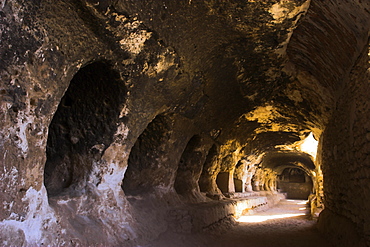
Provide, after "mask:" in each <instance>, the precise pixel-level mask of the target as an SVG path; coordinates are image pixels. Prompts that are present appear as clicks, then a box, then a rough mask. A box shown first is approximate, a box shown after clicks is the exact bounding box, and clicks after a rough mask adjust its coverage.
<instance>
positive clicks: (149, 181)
mask: <svg viewBox="0 0 370 247" xmlns="http://www.w3.org/2000/svg"><path fill="white" fill-rule="evenodd" d="M171 128H172V121H171V119H170V118H168V117H166V116H164V115H158V116H157V117H155V118H154V119H153V120H152V121H151V122H150V123H149V124H148V126H147V127H146V129H145V130H144V131H143V133H141V135H140V136H139V137H138V139H137V140H136V142H135V144H134V146H133V147H132V149H131V152H130V156H129V158H128V167H127V170H126V172H125V176H124V179H123V181H122V189H123V191H124V192H125V194H126V195H132V196H134V195H139V194H143V193H149V192H151V191H152V190H153V189H154V188H155V187H157V186H166V185H167V184H169V182H170V175H169V174H167V173H166V172H170V168H168V169H164V168H163V166H164V164H163V162H162V160H163V159H165V158H166V157H164V156H165V155H166V153H165V152H164V151H163V150H164V149H165V146H166V145H168V140H169V138H170V135H171ZM160 167H162V168H161V169H160Z"/></svg>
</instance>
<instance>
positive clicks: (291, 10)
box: [0, 0, 369, 246]
mask: <svg viewBox="0 0 370 247" xmlns="http://www.w3.org/2000/svg"><path fill="white" fill-rule="evenodd" d="M339 3H341V4H342V3H343V5H341V4H339ZM364 6H365V7H366V3H360V2H359V1H339V0H338V1H325V2H323V1H248V2H245V1H230V2H224V1H213V0H209V1H172V0H169V1H156V0H153V1H150V0H147V1H129V0H127V1H111V0H105V1H95V0H81V1H72V0H63V1H57V2H55V1H50V0H44V1H32V3H30V2H27V1H23V0H14V1H1V2H0V15H1V17H2V19H1V20H0V31H1V44H0V54H1V59H0V78H1V88H0V97H1V111H0V124H1V131H0V135H1V136H0V137H1V138H0V164H1V167H0V169H1V172H0V174H1V180H2V181H3V182H2V183H0V189H1V190H0V191H1V193H0V200H1V202H2V205H3V209H2V210H1V211H0V230H1V231H0V232H1V234H0V239H1V241H2V244H3V245H17V246H18V245H41V244H44V245H47V244H50V245H92V244H94V245H99V244H100V245H128V246H130V245H140V244H145V242H146V241H150V240H152V239H154V238H156V237H157V236H158V235H159V234H161V233H163V232H165V231H166V230H167V229H168V228H169V223H168V222H167V221H166V217H168V212H169V211H170V210H172V209H173V208H174V207H178V206H184V205H186V203H189V202H192V203H194V202H206V201H209V200H211V199H210V198H209V197H211V198H213V199H217V200H220V199H221V200H222V198H223V195H222V193H221V191H220V188H219V186H218V185H217V177H218V175H219V174H221V173H223V174H227V182H228V186H227V192H228V193H229V192H230V193H233V190H234V189H235V187H233V186H234V185H233V181H234V180H233V178H236V179H240V180H242V181H243V179H246V177H248V179H249V180H250V181H251V182H252V177H253V175H256V173H257V175H256V176H254V179H253V182H255V183H253V184H252V183H251V184H247V185H248V187H247V188H248V189H249V190H250V189H251V187H252V185H253V186H254V187H255V189H256V190H271V189H272V190H274V189H275V188H274V181H275V180H274V178H275V175H274V174H275V173H274V172H275V170H274V169H277V168H278V166H275V164H276V162H268V161H265V162H262V161H261V157H262V156H263V155H266V154H268V153H269V152H271V153H281V152H282V153H284V152H285V151H284V150H282V148H281V147H282V146H287V145H291V144H294V143H295V142H299V141H301V140H302V139H303V138H305V137H306V136H307V134H308V133H309V132H311V131H312V132H314V133H315V134H316V135H317V136H320V134H321V132H322V130H323V129H324V127H325V126H326V123H327V121H328V120H329V119H330V116H331V113H332V110H333V109H334V107H333V106H334V99H335V97H334V96H336V94H335V93H334V92H336V91H337V89H341V85H342V83H341V79H342V78H343V77H344V76H345V73H346V72H348V71H349V69H350V67H351V66H352V63H353V61H354V59H356V58H357V55H358V53H359V52H360V51H362V49H363V46H364V40H366V38H367V37H368V30H365V29H366V27H368V26H369V25H367V20H368V19H367V18H366V17H367V16H368V15H367V14H366V11H365V12H364ZM309 7H310V8H309ZM352 11H353V12H355V13H358V15H357V16H356V17H353V16H352V15H351V14H350V13H351V12H352ZM317 17H319V18H317ZM339 34H340V35H339ZM347 34H348V35H347ZM333 37H335V39H334V38H333ZM353 40H355V41H356V42H355V44H353V42H352V41H353ZM341 43H343V44H344V45H343V46H342V48H341V49H338V48H337V46H336V45H337V44H341ZM359 47H361V48H359ZM338 50H340V52H338ZM336 61H340V63H339V62H338V63H339V66H337V62H336ZM359 64H360V63H359ZM360 67H362V66H360ZM331 69H333V70H331ZM333 71H334V72H333ZM353 71H355V70H353ZM358 73H359V76H358V77H356V76H353V78H355V79H353V80H352V81H356V82H357V81H360V79H356V78H360V75H361V73H362V72H361V71H360V70H359V72H358ZM343 81H345V80H343ZM330 82H331V83H330ZM348 85H350V84H348ZM356 85H357V84H356ZM333 89H335V90H333ZM356 90H357V89H356ZM358 91H360V89H358ZM343 92H345V91H343ZM356 92H357V91H356ZM354 93H355V92H353V94H354ZM362 93H365V92H362ZM341 100H343V101H345V100H347V99H346V94H345V93H343V95H342V97H341ZM348 100H349V99H348ZM358 100H359V102H360V100H361V99H358ZM363 100H364V101H361V102H366V101H365V100H366V97H364V98H363ZM338 102H341V101H338ZM341 104H343V105H344V106H343V107H344V108H345V105H346V104H345V102H343V103H341ZM341 104H339V105H341ZM340 112H341V109H339V108H338V109H337V110H336V114H337V115H340ZM361 114H362V113H361ZM361 116H363V115H361ZM336 119H339V118H336ZM359 119H366V118H363V117H360V118H359ZM361 121H362V120H361ZM330 126H331V125H330ZM330 126H329V127H330ZM341 126H342V125H340V126H336V127H333V128H332V129H330V128H328V132H325V133H326V134H325V135H324V139H321V140H324V141H325V138H326V136H331V134H330V133H337V132H336V131H338V133H339V132H341V131H342V129H341ZM351 126H352V125H351ZM353 126H355V125H353ZM330 131H332V132H330ZM350 140H351V139H350ZM328 143H329V144H325V143H324V144H322V147H323V148H322V150H321V151H322V152H321V155H322V157H323V159H322V161H319V162H321V163H317V164H322V165H323V166H324V165H326V166H327V167H328V168H327V169H326V170H324V171H325V172H326V174H328V175H327V177H328V178H329V182H328V183H329V185H328V188H329V189H328V198H331V197H330V195H331V193H332V190H334V189H332V187H333V186H335V185H336V184H337V183H339V180H336V177H333V176H334V175H331V174H330V172H334V171H335V169H336V168H331V164H329V163H328V161H330V159H329V158H325V157H326V156H325V155H326V154H325V153H326V149H328V148H329V150H330V147H331V146H330V142H328ZM344 153H345V152H341V154H344ZM291 154H292V157H293V158H292V159H293V161H300V160H301V153H300V151H299V150H295V151H294V152H292V153H291ZM280 158H281V157H280ZM280 158H279V159H280ZM243 159H244V160H249V161H248V162H250V164H249V166H250V168H251V167H252V168H253V167H255V168H257V166H260V167H259V168H258V169H251V170H250V171H249V172H247V173H244V174H243V172H242V171H239V170H238V169H236V167H237V166H238V164H239V163H240V162H241V160H243ZM309 160H311V159H309ZM281 161H284V160H281ZM285 161H286V160H285ZM285 161H284V162H285ZM291 161H292V160H290V161H289V162H291ZM311 162H312V161H311ZM293 163H294V162H293ZM279 169H280V168H279ZM309 169H311V170H314V169H318V168H317V167H316V168H315V167H311V168H309ZM248 170H249V169H248ZM328 171H329V172H328ZM234 174H235V175H234ZM257 177H258V178H259V179H256V178H257ZM330 178H331V179H332V180H333V181H332V182H330ZM318 179H321V177H318ZM246 181H247V180H246ZM324 181H325V180H324ZM346 183H348V184H351V182H349V181H345V183H344V184H346ZM315 184H320V182H319V181H315ZM252 189H253V188H252ZM364 193H365V190H364ZM334 194H335V193H334ZM205 195H208V197H206V196H205ZM330 200H332V201H330ZM330 200H329V201H328V203H329V204H328V205H329V209H328V210H327V211H326V212H330V210H332V211H333V212H336V213H338V214H340V215H347V214H348V212H347V211H346V210H348V208H341V209H338V210H336V211H335V210H334V209H333V206H332V202H340V200H341V199H340V198H339V197H338V196H337V195H334V196H333V198H332V199H330ZM359 203H361V202H359ZM359 205H360V204H359ZM153 212H155V214H153ZM221 215H222V214H221ZM353 215H354V217H358V220H359V221H355V223H356V224H357V225H358V227H359V228H358V229H359V232H360V233H366V231H365V230H362V228H361V223H358V222H360V221H361V220H362V219H365V218H366V217H362V216H363V215H362V214H361V212H360V211H359V210H358V211H356V212H355V213H353ZM175 216H176V215H175ZM176 217H177V216H176ZM176 217H175V218H176ZM322 218H323V219H324V217H322ZM356 219H357V218H356ZM186 222H188V221H186ZM322 222H324V221H322ZM323 225H324V226H325V222H324V223H323ZM185 228H186V226H185Z"/></svg>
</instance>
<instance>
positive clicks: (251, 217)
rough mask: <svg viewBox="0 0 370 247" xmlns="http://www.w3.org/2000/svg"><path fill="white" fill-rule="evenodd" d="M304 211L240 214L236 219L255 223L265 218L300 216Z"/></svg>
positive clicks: (265, 219)
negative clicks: (275, 213)
mask: <svg viewBox="0 0 370 247" xmlns="http://www.w3.org/2000/svg"><path fill="white" fill-rule="evenodd" d="M302 215H305V213H299V214H277V215H248V216H241V217H240V218H239V219H237V221H238V222H247V223H255V222H264V221H267V220H273V219H282V218H290V217H296V216H302Z"/></svg>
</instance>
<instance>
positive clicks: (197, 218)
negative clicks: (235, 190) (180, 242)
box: [168, 191, 285, 233]
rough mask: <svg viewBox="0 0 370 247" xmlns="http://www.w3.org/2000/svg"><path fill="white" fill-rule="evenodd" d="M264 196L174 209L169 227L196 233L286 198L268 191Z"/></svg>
mask: <svg viewBox="0 0 370 247" xmlns="http://www.w3.org/2000/svg"><path fill="white" fill-rule="evenodd" d="M264 194H265V195H264V196H251V197H246V198H236V199H225V200H221V201H213V202H204V203H198V204H191V205H187V206H185V207H182V208H177V209H172V210H170V211H169V212H168V216H169V220H168V222H169V228H170V230H171V231H173V232H176V233H194V232H199V231H202V230H204V229H206V228H208V227H210V226H212V225H214V224H217V223H219V222H222V221H224V220H226V219H230V218H238V217H240V216H241V215H243V214H252V213H253V212H256V211H259V210H263V209H267V208H269V207H272V206H273V205H275V204H276V203H278V202H279V201H280V200H281V199H284V198H285V194H282V193H273V192H267V191H266V193H264Z"/></svg>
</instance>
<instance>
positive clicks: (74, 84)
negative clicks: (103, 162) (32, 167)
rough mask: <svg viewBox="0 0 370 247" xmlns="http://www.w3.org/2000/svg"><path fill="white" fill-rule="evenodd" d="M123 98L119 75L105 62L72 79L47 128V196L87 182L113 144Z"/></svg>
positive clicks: (98, 63)
mask: <svg viewBox="0 0 370 247" xmlns="http://www.w3.org/2000/svg"><path fill="white" fill-rule="evenodd" d="M125 94H126V90H125V87H124V84H123V82H122V81H121V80H120V76H119V74H118V73H117V72H116V71H114V70H113V69H112V68H111V66H110V65H109V64H108V63H106V62H95V63H92V64H89V65H87V66H85V67H83V68H82V69H80V70H79V71H78V72H77V73H76V75H75V76H74V77H73V79H72V80H71V82H70V85H69V87H68V89H67V91H66V92H65V94H64V96H63V97H62V99H61V102H60V104H59V106H58V108H57V111H56V112H55V114H54V117H53V119H52V121H51V123H50V126H49V135H48V140H47V147H46V156H47V160H46V164H45V170H44V183H45V187H46V189H47V191H48V195H49V196H56V195H59V194H60V193H61V192H63V191H64V190H66V189H67V188H69V189H71V188H75V189H76V188H78V186H83V184H84V183H85V182H86V176H87V175H88V174H89V172H90V170H91V167H92V164H93V163H94V162H97V161H98V160H99V159H100V158H101V156H102V154H103V153H104V151H105V150H106V148H107V147H108V146H109V145H110V144H111V142H112V141H113V135H114V133H115V131H116V130H117V122H118V119H119V115H120V110H121V109H122V106H123V104H124V99H125ZM75 192H78V190H75Z"/></svg>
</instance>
